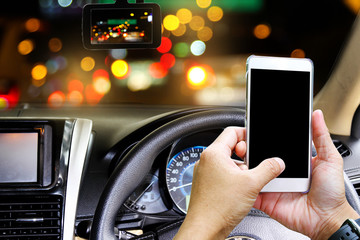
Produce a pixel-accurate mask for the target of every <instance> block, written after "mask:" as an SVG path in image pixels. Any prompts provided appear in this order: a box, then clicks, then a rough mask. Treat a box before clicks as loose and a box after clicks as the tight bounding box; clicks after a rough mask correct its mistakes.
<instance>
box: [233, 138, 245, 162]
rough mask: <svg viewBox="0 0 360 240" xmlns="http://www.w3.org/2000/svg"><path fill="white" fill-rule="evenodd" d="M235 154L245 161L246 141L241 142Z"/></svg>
mask: <svg viewBox="0 0 360 240" xmlns="http://www.w3.org/2000/svg"><path fill="white" fill-rule="evenodd" d="M235 154H236V155H237V156H239V157H240V158H242V159H244V157H245V154H246V143H245V142H244V141H240V142H239V143H238V144H236V147H235Z"/></svg>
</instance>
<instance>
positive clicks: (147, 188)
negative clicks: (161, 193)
mask: <svg viewBox="0 0 360 240" xmlns="http://www.w3.org/2000/svg"><path fill="white" fill-rule="evenodd" d="M154 183H155V180H154V181H152V182H151V183H150V184H149V186H147V187H146V188H145V190H144V191H142V192H141V194H139V196H138V197H137V198H136V199H135V201H134V202H133V203H132V204H131V205H130V207H133V206H134V205H135V204H136V203H137V201H138V200H139V199H140V198H141V197H142V195H144V193H145V192H146V191H147V190H149V188H150V187H151V186H152V185H153V184H154Z"/></svg>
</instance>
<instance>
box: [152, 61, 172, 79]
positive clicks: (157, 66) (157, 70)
mask: <svg viewBox="0 0 360 240" xmlns="http://www.w3.org/2000/svg"><path fill="white" fill-rule="evenodd" d="M149 72H150V75H151V76H152V77H153V78H158V79H160V78H164V77H166V75H167V74H168V69H167V68H166V67H165V66H164V65H163V64H162V63H160V62H155V63H152V64H151V65H150V67H149Z"/></svg>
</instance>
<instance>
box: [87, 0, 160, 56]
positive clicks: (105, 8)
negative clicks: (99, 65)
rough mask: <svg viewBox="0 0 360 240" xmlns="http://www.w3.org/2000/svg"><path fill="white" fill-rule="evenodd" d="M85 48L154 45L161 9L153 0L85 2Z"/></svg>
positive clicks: (158, 30) (157, 34)
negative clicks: (111, 2) (139, 0)
mask: <svg viewBox="0 0 360 240" xmlns="http://www.w3.org/2000/svg"><path fill="white" fill-rule="evenodd" d="M82 35H83V43H84V46H85V48H87V49H115V48H157V47H159V46H160V43H161V11H160V6H159V5H157V4H155V3H143V1H141V3H139V2H137V3H128V2H127V0H117V1H116V2H115V3H114V4H87V5H85V6H84V9H83V18H82Z"/></svg>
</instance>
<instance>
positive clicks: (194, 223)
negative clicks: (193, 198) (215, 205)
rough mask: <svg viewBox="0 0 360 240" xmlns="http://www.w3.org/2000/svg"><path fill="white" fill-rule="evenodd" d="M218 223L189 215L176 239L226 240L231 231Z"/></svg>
mask: <svg viewBox="0 0 360 240" xmlns="http://www.w3.org/2000/svg"><path fill="white" fill-rule="evenodd" d="M220 225H221V224H216V223H215V222H214V221H207V220H206V219H205V220H204V219H199V218H192V217H191V216H189V215H188V216H187V217H186V218H185V220H184V222H183V224H182V225H181V227H180V229H179V232H178V233H177V234H176V236H175V238H174V240H181V239H201V240H217V239H219V240H224V239H225V238H226V237H227V236H228V234H229V233H227V231H226V230H224V229H222V228H221V227H220Z"/></svg>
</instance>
